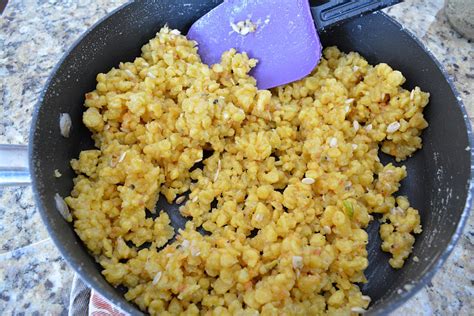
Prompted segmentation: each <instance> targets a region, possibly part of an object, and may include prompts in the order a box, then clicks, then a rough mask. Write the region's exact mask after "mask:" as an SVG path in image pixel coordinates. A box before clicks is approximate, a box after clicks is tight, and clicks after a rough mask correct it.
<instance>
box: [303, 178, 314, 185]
mask: <svg viewBox="0 0 474 316" xmlns="http://www.w3.org/2000/svg"><path fill="white" fill-rule="evenodd" d="M314 182H315V180H314V179H313V178H303V179H302V180H301V183H303V184H313V183H314Z"/></svg>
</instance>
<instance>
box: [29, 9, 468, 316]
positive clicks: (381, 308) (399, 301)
mask: <svg viewBox="0 0 474 316" xmlns="http://www.w3.org/2000/svg"><path fill="white" fill-rule="evenodd" d="M133 4H136V2H135V1H129V2H127V3H125V4H123V5H121V6H119V7H118V8H116V9H114V10H112V11H110V12H109V13H108V14H107V15H106V16H104V17H102V18H100V19H99V20H98V21H97V22H95V23H94V24H93V25H92V26H91V27H89V28H88V29H87V30H86V31H85V32H84V33H82V34H81V35H80V36H79V37H78V39H76V40H75V41H74V43H73V44H72V45H71V46H70V47H69V48H68V49H67V50H66V52H65V53H64V54H63V55H62V57H61V58H60V59H59V61H58V62H57V63H56V65H55V66H54V68H53V69H52V71H51V73H50V75H49V76H48V79H47V80H46V83H45V84H44V86H43V88H42V91H41V93H40V96H39V98H38V101H37V102H36V104H35V106H34V110H33V116H32V120H31V125H30V131H29V143H28V158H29V167H30V172H32V174H31V180H32V183H31V184H32V189H33V194H34V198H35V202H36V206H37V208H38V210H39V213H40V215H41V219H42V221H43V224H44V225H45V226H46V229H47V231H48V233H49V235H50V237H51V239H52V240H53V243H54V244H55V246H56V247H57V248H58V249H59V251H60V253H61V255H62V257H63V258H64V259H65V261H66V262H67V263H68V265H69V266H70V267H72V269H73V270H74V272H75V273H77V274H78V275H79V276H80V277H81V279H82V280H83V281H84V282H85V283H86V284H87V285H88V286H89V287H90V288H92V289H94V290H97V292H98V293H99V294H100V295H102V296H103V297H105V298H106V299H107V300H108V301H110V302H111V303H113V304H114V305H115V306H117V307H119V308H120V309H122V310H123V311H124V312H127V313H129V314H131V315H144V314H143V312H141V311H140V310H139V309H138V308H137V307H136V306H135V305H134V304H132V303H129V302H125V300H124V298H123V297H122V296H121V295H119V294H118V293H112V292H110V291H107V290H106V288H104V287H103V286H102V285H101V284H100V282H99V281H98V280H97V279H96V278H94V277H92V276H90V275H88V274H86V273H84V272H83V271H82V268H81V262H79V261H77V260H74V259H73V258H72V257H70V256H69V252H70V251H69V250H68V249H67V248H66V247H65V246H64V245H63V244H62V242H61V239H60V236H59V235H57V234H56V233H55V232H54V229H53V225H52V224H51V223H50V222H49V216H48V212H47V211H46V209H45V207H44V205H43V203H42V197H41V195H40V193H39V190H38V179H37V174H36V173H34V172H33V171H35V170H36V166H35V162H34V153H35V148H36V147H35V143H36V142H35V140H36V136H35V131H36V127H37V124H38V116H39V112H40V109H41V107H42V104H43V101H44V97H45V94H46V91H47V90H48V88H49V87H50V84H51V82H52V80H53V78H54V77H55V76H56V74H57V73H58V70H59V68H60V67H61V66H62V65H63V63H64V62H65V60H66V59H67V58H68V57H69V55H70V54H71V52H72V51H73V50H74V49H76V47H77V46H78V45H79V44H80V43H81V42H82V41H83V40H84V39H85V38H86V37H87V36H88V35H89V34H90V33H91V32H92V31H93V30H95V29H96V28H98V27H99V26H100V25H101V24H102V23H104V22H105V21H107V20H109V19H110V18H112V17H113V16H114V15H115V14H117V13H118V12H121V11H122V10H125V9H126V8H128V7H130V6H131V5H133ZM372 14H376V15H381V16H383V17H384V18H385V19H386V20H387V21H388V22H390V23H392V24H393V25H395V26H397V27H399V28H400V31H401V32H404V33H406V34H407V35H408V36H409V37H410V38H411V39H412V40H414V41H415V43H416V44H417V45H418V46H419V47H420V48H421V49H422V50H423V51H424V52H425V53H426V54H427V55H428V56H429V57H430V59H431V60H433V62H434V63H435V65H436V66H437V68H438V69H439V71H440V72H441V74H442V75H443V77H444V78H445V80H446V82H447V83H448V85H449V87H450V89H451V91H452V93H453V95H454V96H455V98H456V100H457V102H456V104H457V106H458V107H459V108H460V110H461V113H462V115H463V120H464V125H465V127H466V133H467V139H468V144H469V147H470V167H471V168H470V177H469V179H468V187H467V195H466V202H465V204H464V209H463V211H462V214H461V216H460V218H459V221H458V223H457V226H456V230H455V232H454V233H453V235H452V236H451V238H450V240H449V243H448V245H447V247H446V248H445V249H444V250H443V251H442V252H441V253H440V254H439V256H438V258H437V259H436V260H435V261H434V262H431V263H430V264H429V265H428V267H427V269H425V272H424V273H423V274H422V275H421V276H420V277H419V278H418V279H417V280H416V281H417V284H415V285H413V287H412V288H410V289H409V290H407V291H403V293H402V294H400V295H398V296H396V297H392V298H390V299H388V300H385V301H382V302H381V304H380V305H378V306H375V308H370V309H369V310H368V314H374V315H384V314H388V313H390V312H392V311H394V310H395V309H396V308H398V307H400V306H401V305H403V303H405V302H406V301H407V300H408V299H410V298H411V297H413V296H414V295H415V294H416V293H417V292H418V291H419V290H421V289H422V288H423V287H424V286H425V285H426V284H427V283H428V282H429V281H430V280H431V279H432V278H433V276H434V275H435V274H436V272H437V271H438V270H439V269H440V268H441V267H442V266H443V264H444V263H445V262H446V260H447V258H448V257H449V255H450V254H451V252H452V250H453V249H454V247H455V245H456V243H457V241H458V240H459V239H460V236H461V234H462V232H463V229H464V227H465V225H466V222H467V219H468V218H469V214H470V210H471V206H472V197H473V194H474V148H473V147H474V146H473V145H474V136H473V135H472V127H471V123H470V121H469V117H468V115H467V111H466V108H465V105H464V103H463V101H462V99H461V97H460V95H459V92H458V91H457V89H456V87H455V86H454V83H453V81H452V79H451V77H450V76H449V74H448V73H447V71H446V70H445V68H444V67H443V66H442V65H441V63H440V62H439V61H438V60H437V58H436V57H435V56H434V55H433V53H432V52H431V51H430V50H429V49H427V48H426V46H425V45H424V44H423V43H422V42H421V41H420V39H418V38H417V37H416V36H415V35H414V34H413V33H412V32H411V31H409V30H407V29H406V28H405V27H403V26H402V25H401V24H400V23H399V22H398V21H396V20H395V19H393V18H392V17H390V16H388V15H387V14H386V13H384V12H381V11H378V12H374V13H372Z"/></svg>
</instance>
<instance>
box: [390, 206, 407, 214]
mask: <svg viewBox="0 0 474 316" xmlns="http://www.w3.org/2000/svg"><path fill="white" fill-rule="evenodd" d="M390 214H392V215H397V214H398V215H403V214H405V211H404V210H403V209H402V208H401V207H398V206H397V207H394V208H392V209H391V210H390Z"/></svg>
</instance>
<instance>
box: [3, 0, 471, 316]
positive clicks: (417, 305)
mask: <svg viewBox="0 0 474 316" xmlns="http://www.w3.org/2000/svg"><path fill="white" fill-rule="evenodd" d="M124 2H125V1H124V0H116V1H106V0H98V1H93V0H61V1H55V0H49V1H46V0H10V2H9V4H8V5H7V8H6V10H5V11H4V12H3V14H2V15H1V16H0V93H1V98H0V100H1V101H0V143H23V144H26V143H27V142H28V129H29V124H30V120H31V113H32V109H33V106H34V104H35V102H36V100H37V98H38V96H39V94H40V91H41V89H42V87H43V85H44V84H45V81H46V78H47V76H48V75H49V73H50V72H51V70H52V68H53V66H54V64H55V63H56V62H57V61H58V60H59V58H60V57H61V55H62V54H63V53H64V52H65V50H66V49H67V48H68V47H69V46H70V45H71V44H72V43H73V42H74V40H75V39H77V38H78V36H79V35H80V34H81V33H83V32H84V31H85V30H86V29H87V28H88V27H89V26H91V25H92V24H93V23H94V22H95V21H97V20H98V19H99V18H101V17H102V16H104V15H105V14H106V13H107V12H108V11H110V10H112V9H114V8H116V7H117V6H119V5H120V4H122V3H124ZM442 7H443V1H442V0H422V1H420V0H416V1H415V0H411V1H406V2H405V3H402V4H399V5H397V6H395V7H393V8H390V9H387V10H385V11H386V12H387V13H388V14H389V15H391V16H392V17H394V18H396V19H397V20H398V21H399V22H400V23H402V24H403V26H404V27H406V28H407V29H409V30H411V31H412V32H413V33H415V34H416V35H417V36H418V37H419V38H420V39H421V40H422V42H423V43H425V45H426V46H427V47H428V48H429V49H430V50H431V51H432V52H433V54H434V55H435V56H436V57H437V58H438V60H439V61H440V62H441V63H442V64H443V65H444V66H445V67H446V69H447V71H448V73H449V74H450V75H451V77H452V78H453V80H454V82H455V85H456V87H457V89H458V90H459V92H460V93H461V96H462V98H463V100H464V102H465V104H466V106H467V109H468V112H469V114H470V117H471V121H472V120H473V118H474V98H473V97H472V95H471V93H474V63H473V60H474V44H473V43H472V42H469V41H467V40H466V39H464V38H462V37H460V35H458V34H457V33H456V32H455V31H453V30H452V29H451V28H450V26H449V24H447V21H446V18H445V16H444V12H443V10H442ZM0 236H2V238H1V239H0V313H1V314H5V315H6V314H8V315H10V314H18V315H22V314H27V315H30V314H33V315H35V314H36V315H44V314H48V315H51V314H52V315H59V314H67V308H68V303H69V291H70V287H71V283H72V277H73V271H72V270H71V269H70V268H69V266H68V265H67V264H66V263H65V261H64V259H62V258H61V256H60V254H59V252H58V250H57V249H56V248H55V246H54V245H53V244H52V241H51V240H50V239H49V238H48V234H47V232H46V230H45V228H44V227H43V224H42V223H41V220H40V217H39V214H38V212H37V210H36V208H35V204H34V201H33V198H32V191H31V188H29V187H23V188H5V189H0ZM473 242H474V216H473V214H472V213H471V217H470V218H469V221H468V224H467V227H466V228H465V230H464V234H463V235H462V237H461V239H460V241H459V242H458V244H457V246H456V247H455V249H454V251H453V253H452V254H451V256H450V257H449V259H448V261H447V262H446V263H445V264H444V266H443V268H442V269H441V270H440V271H439V272H438V273H437V274H436V276H435V277H434V278H433V280H432V282H430V283H429V284H428V285H427V286H426V287H425V288H424V289H423V290H422V291H420V292H419V293H418V294H417V295H416V296H415V297H413V298H412V299H411V300H409V301H408V302H406V303H405V304H404V305H403V306H402V307H401V308H399V309H398V310H397V311H396V312H394V313H393V315H472V312H473V311H474V306H473V301H474V287H473V283H474V266H473V264H472V262H473V254H474V246H473ZM1 311H3V312H1Z"/></svg>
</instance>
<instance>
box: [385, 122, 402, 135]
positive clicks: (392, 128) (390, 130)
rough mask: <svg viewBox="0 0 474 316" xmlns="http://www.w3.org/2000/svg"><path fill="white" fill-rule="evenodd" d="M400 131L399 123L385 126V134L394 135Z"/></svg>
mask: <svg viewBox="0 0 474 316" xmlns="http://www.w3.org/2000/svg"><path fill="white" fill-rule="evenodd" d="M399 129H400V123H398V122H393V123H390V124H388V126H387V133H395V132H396V131H398V130H399Z"/></svg>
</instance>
